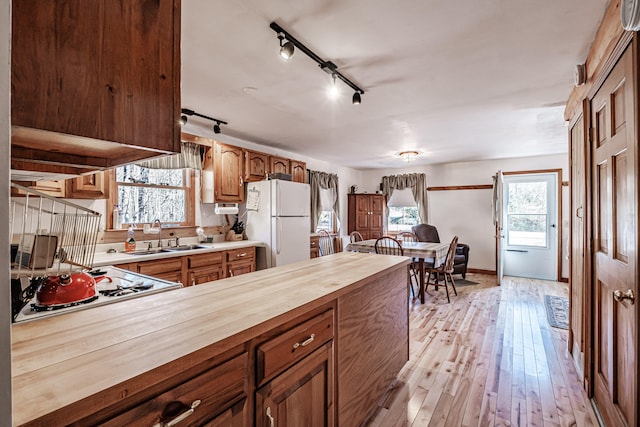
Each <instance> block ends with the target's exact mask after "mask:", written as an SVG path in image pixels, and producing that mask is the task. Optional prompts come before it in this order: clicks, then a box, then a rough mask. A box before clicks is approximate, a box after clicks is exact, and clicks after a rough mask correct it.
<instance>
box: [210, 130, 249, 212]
mask: <svg viewBox="0 0 640 427" xmlns="http://www.w3.org/2000/svg"><path fill="white" fill-rule="evenodd" d="M242 158H243V152H242V149H241V148H239V147H234V146H232V145H227V144H223V143H221V142H218V141H216V142H215V143H214V156H213V188H214V191H213V199H214V202H223V203H224V202H227V203H242V202H243V201H244V186H243V180H242V170H243V169H242Z"/></svg>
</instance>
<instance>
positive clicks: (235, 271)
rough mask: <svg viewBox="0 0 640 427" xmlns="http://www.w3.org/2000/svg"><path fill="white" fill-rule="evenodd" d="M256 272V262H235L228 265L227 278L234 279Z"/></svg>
mask: <svg viewBox="0 0 640 427" xmlns="http://www.w3.org/2000/svg"><path fill="white" fill-rule="evenodd" d="M253 271H256V263H255V261H254V260H246V261H233V262H229V263H227V276H228V277H234V276H240V275H241V274H246V273H251V272H253Z"/></svg>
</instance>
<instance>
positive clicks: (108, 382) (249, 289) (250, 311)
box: [11, 252, 409, 425]
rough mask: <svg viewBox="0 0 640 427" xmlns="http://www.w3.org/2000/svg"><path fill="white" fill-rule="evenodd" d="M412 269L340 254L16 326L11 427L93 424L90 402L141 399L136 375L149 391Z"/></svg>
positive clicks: (396, 260) (398, 260)
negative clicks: (62, 418) (61, 415)
mask: <svg viewBox="0 0 640 427" xmlns="http://www.w3.org/2000/svg"><path fill="white" fill-rule="evenodd" d="M408 262H409V259H408V258H406V257H396V256H385V255H373V254H363V253H355V252H343V253H338V254H335V255H330V256H324V257H320V258H315V259H311V260H308V261H302V262H299V263H295V264H291V265H286V266H282V267H276V268H272V269H268V270H262V271H258V272H254V273H251V274H246V275H241V276H237V277H232V278H227V279H223V280H218V281H215V282H210V283H207V284H204V285H198V286H191V287H186V288H182V289H176V290H172V291H168V292H164V293H159V294H155V295H149V296H145V297H142V298H136V299H131V300H128V301H122V302H119V303H115V304H109V305H105V306H101V307H96V308H92V309H89V310H80V311H76V312H71V313H68V314H62V315H59V316H53V317H50V318H46V319H42V320H40V321H35V322H27V323H23V324H15V325H13V326H12V354H11V355H12V370H13V372H12V374H13V395H12V396H13V398H12V400H13V423H14V425H22V424H25V423H29V422H30V421H34V420H37V419H38V418H40V417H42V416H44V415H47V414H51V413H54V412H56V411H59V410H61V409H62V408H64V409H63V411H62V412H73V413H74V414H75V415H77V416H83V417H84V416H88V415H90V413H83V411H87V410H88V409H86V405H83V400H85V399H88V398H91V399H94V400H95V399H99V400H100V401H101V402H102V403H104V404H105V406H106V405H111V404H115V403H117V402H119V401H121V400H122V398H123V397H124V396H128V395H133V394H135V393H136V392H138V391H140V390H137V389H136V387H138V388H139V387H141V386H140V383H141V381H132V380H133V379H134V378H135V377H137V376H140V375H143V374H147V375H148V377H149V378H148V380H146V381H145V386H146V387H151V386H152V385H153V384H154V382H155V383H160V382H161V381H162V380H163V379H164V378H166V377H168V376H170V375H171V374H172V373H173V371H175V370H176V369H182V370H185V369H189V368H191V367H193V366H196V365H197V364H199V363H202V362H203V361H204V360H206V358H210V357H211V356H212V354H214V355H215V354H220V353H222V352H225V351H228V350H230V349H233V348H234V347H237V346H238V345H241V344H242V343H245V342H247V341H248V340H250V339H252V338H255V337H257V336H259V335H260V334H263V333H265V332H267V331H269V330H270V329H273V328H274V327H276V326H278V325H280V324H282V323H283V322H286V321H288V320H291V319H293V318H294V316H298V315H300V314H302V313H305V312H308V311H309V310H313V309H315V308H318V307H320V306H322V305H323V304H326V303H328V302H331V301H333V300H335V299H336V298H338V297H340V296H342V295H345V294H346V293H348V292H351V291H353V290H357V289H358V288H360V287H362V286H364V285H365V284H366V282H367V279H370V278H371V277H372V276H376V275H379V274H383V273H385V272H389V271H392V270H395V269H398V268H406V265H407V264H408ZM186 356H188V357H186ZM178 359H180V361H179V362H178Z"/></svg>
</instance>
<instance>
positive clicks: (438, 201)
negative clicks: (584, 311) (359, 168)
mask: <svg viewBox="0 0 640 427" xmlns="http://www.w3.org/2000/svg"><path fill="white" fill-rule="evenodd" d="M539 169H562V180H563V181H568V179H569V175H568V157H567V155H566V154H561V155H553V156H540V157H527V158H518V159H500V160H485V161H477V162H465V163H449V164H442V165H432V166H409V167H406V168H402V169H382V170H380V169H378V170H367V171H365V172H364V176H363V181H364V184H363V187H362V190H363V191H367V192H370V193H372V192H375V190H376V189H378V186H379V184H380V181H381V178H382V177H383V176H385V175H397V174H404V173H426V174H427V186H428V187H445V186H461V185H482V184H492V176H493V175H494V174H495V173H496V172H497V171H498V170H502V171H503V172H515V171H527V170H539ZM568 195H569V192H568V187H563V191H562V197H563V207H562V239H563V242H562V252H563V254H562V265H563V268H562V277H568V271H569V270H568V243H567V241H568V237H569V228H568V224H569V219H568V218H569V212H568V206H569V200H568ZM427 197H428V203H429V223H430V224H433V225H435V226H436V227H437V228H438V234H439V235H440V239H441V240H442V241H447V240H450V239H451V238H453V236H454V235H458V237H459V239H460V242H461V243H467V244H469V246H470V254H469V267H470V268H475V269H482V270H491V271H495V238H494V235H495V231H494V230H495V229H494V226H493V222H492V214H491V197H492V192H491V190H449V191H429V192H428V196H427Z"/></svg>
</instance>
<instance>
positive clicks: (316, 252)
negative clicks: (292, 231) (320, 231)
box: [309, 236, 320, 258]
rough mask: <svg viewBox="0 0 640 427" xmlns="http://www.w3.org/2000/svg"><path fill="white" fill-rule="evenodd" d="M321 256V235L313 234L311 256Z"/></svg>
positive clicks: (310, 245) (310, 243)
mask: <svg viewBox="0 0 640 427" xmlns="http://www.w3.org/2000/svg"><path fill="white" fill-rule="evenodd" d="M319 256H320V236H311V237H310V238H309V258H318V257H319Z"/></svg>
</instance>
